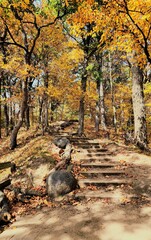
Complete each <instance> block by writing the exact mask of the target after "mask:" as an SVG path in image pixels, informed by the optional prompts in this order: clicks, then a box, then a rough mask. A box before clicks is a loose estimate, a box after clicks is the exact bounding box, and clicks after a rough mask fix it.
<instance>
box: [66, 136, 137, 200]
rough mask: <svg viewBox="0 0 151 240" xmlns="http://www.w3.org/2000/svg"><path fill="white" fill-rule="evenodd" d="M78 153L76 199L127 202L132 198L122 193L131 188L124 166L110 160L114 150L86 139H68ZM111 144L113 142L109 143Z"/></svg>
mask: <svg viewBox="0 0 151 240" xmlns="http://www.w3.org/2000/svg"><path fill="white" fill-rule="evenodd" d="M70 141H71V143H72V144H73V145H74V146H75V148H76V150H77V152H78V159H79V158H80V159H79V166H80V173H79V185H80V191H79V192H78V193H77V194H76V197H78V198H80V199H83V198H86V199H89V198H100V199H110V200H113V201H118V202H122V201H125V199H126V201H128V199H132V198H136V196H134V195H133V194H131V193H130V192H128V191H127V190H126V186H130V185H131V180H130V179H129V178H128V176H127V172H126V170H127V169H126V168H125V166H122V165H121V164H120V163H118V162H116V161H113V160H112V158H113V156H115V155H116V149H115V150H114V151H112V150H109V149H108V147H107V146H106V147H102V146H101V144H100V143H99V142H97V141H95V140H92V139H89V138H80V137H79V138H78V137H72V138H71V137H70ZM113 144H114V143H113Z"/></svg>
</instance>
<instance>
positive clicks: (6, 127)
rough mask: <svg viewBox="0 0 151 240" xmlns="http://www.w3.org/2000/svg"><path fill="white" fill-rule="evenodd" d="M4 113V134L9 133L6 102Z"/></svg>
mask: <svg viewBox="0 0 151 240" xmlns="http://www.w3.org/2000/svg"><path fill="white" fill-rule="evenodd" d="M4 114H5V134H6V136H8V135H9V115H8V106H7V103H5V104H4Z"/></svg>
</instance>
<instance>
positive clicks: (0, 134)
mask: <svg viewBox="0 0 151 240" xmlns="http://www.w3.org/2000/svg"><path fill="white" fill-rule="evenodd" d="M1 81H2V80H1V79H0V138H2V104H1V93H2V84H1Z"/></svg>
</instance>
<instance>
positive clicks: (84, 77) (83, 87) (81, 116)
mask: <svg viewBox="0 0 151 240" xmlns="http://www.w3.org/2000/svg"><path fill="white" fill-rule="evenodd" d="M86 86H87V70H86V67H85V71H84V74H83V75H82V78H81V90H82V96H81V98H80V106H79V129H78V135H79V136H81V135H82V134H83V133H84V114H85V113H84V107H85V92H86Z"/></svg>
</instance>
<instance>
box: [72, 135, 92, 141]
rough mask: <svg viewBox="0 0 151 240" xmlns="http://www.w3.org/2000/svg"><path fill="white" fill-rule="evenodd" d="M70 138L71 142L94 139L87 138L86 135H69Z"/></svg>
mask: <svg viewBox="0 0 151 240" xmlns="http://www.w3.org/2000/svg"><path fill="white" fill-rule="evenodd" d="M69 139H70V141H71V142H85V141H86V142H87V141H92V140H93V139H90V138H86V137H83V138H80V137H70V136H69Z"/></svg>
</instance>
